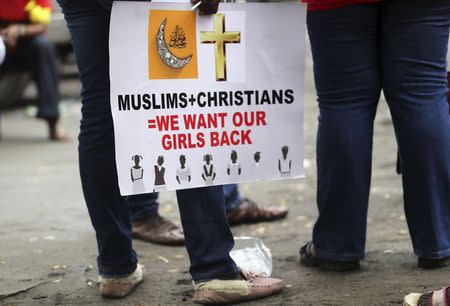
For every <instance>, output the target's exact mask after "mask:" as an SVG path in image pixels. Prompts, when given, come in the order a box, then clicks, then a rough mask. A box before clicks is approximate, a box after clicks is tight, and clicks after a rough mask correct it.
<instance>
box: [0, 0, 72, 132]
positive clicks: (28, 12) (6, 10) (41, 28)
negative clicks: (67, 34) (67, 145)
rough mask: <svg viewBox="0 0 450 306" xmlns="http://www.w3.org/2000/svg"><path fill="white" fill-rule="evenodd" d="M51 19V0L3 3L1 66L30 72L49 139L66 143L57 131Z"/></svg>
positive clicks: (0, 5) (56, 81) (0, 9)
mask: <svg viewBox="0 0 450 306" xmlns="http://www.w3.org/2000/svg"><path fill="white" fill-rule="evenodd" d="M50 19H51V0H8V1H6V0H3V1H0V36H1V37H2V38H3V40H4V42H5V44H6V47H7V52H6V62H5V63H4V65H2V67H0V73H1V71H2V70H4V69H7V68H8V66H16V65H18V66H21V67H22V66H24V67H26V68H27V69H30V72H31V74H32V77H33V79H34V81H35V82H36V85H37V89H38V94H39V105H38V107H39V108H38V113H37V117H38V118H41V119H44V120H45V121H46V122H47V124H48V128H49V138H50V139H51V140H55V141H62V140H67V139H68V138H67V136H65V135H63V134H61V133H59V132H58V121H59V117H60V115H59V111H58V103H59V99H60V94H59V79H58V72H57V68H56V53H55V49H54V47H53V45H52V43H51V42H50V41H49V40H48V39H47V37H46V35H45V34H46V30H47V26H48V24H49V23H50Z"/></svg>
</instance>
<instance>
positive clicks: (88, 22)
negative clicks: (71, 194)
mask: <svg viewBox="0 0 450 306" xmlns="http://www.w3.org/2000/svg"><path fill="white" fill-rule="evenodd" d="M60 3H61V4H62V6H63V11H64V14H65V16H66V20H67V23H68V26H69V29H70V31H71V36H72V41H73V44H74V49H75V53H76V56H77V62H78V65H79V73H80V77H81V80H82V84H83V89H82V100H83V108H82V115H83V119H82V121H81V133H80V137H79V140H80V147H79V153H80V169H81V170H80V172H81V178H82V185H83V190H84V194H85V199H86V203H87V205H88V209H89V213H90V216H91V220H92V223H93V225H94V228H95V230H96V233H97V241H98V245H99V253H100V255H99V261H98V262H99V270H100V273H102V274H126V273H130V272H132V271H133V270H134V269H135V267H136V254H135V252H134V251H133V250H132V247H131V236H132V233H131V221H130V212H129V208H128V204H129V203H128V199H127V198H125V197H121V196H120V193H119V188H118V182H117V172H116V167H115V157H114V135H113V123H112V117H111V110H110V97H109V77H108V76H109V54H108V36H109V34H108V32H109V18H110V12H109V11H108V10H106V9H105V8H104V7H103V6H101V5H99V4H98V3H97V2H96V1H92V0H76V1H67V0H65V1H64V0H60ZM177 195H178V199H179V200H178V201H179V206H180V214H181V221H182V223H183V225H184V231H185V235H186V244H187V250H188V253H189V256H190V259H191V273H192V277H193V279H194V280H196V281H198V280H204V279H212V278H217V277H233V276H235V275H236V273H237V270H236V265H235V263H234V262H233V261H232V260H231V258H230V256H229V251H230V250H231V249H232V247H233V243H234V241H233V236H232V235H231V231H230V229H229V226H228V223H227V220H226V215H225V207H224V206H225V205H224V198H223V192H222V187H210V188H200V189H192V190H185V191H179V192H178V193H177Z"/></svg>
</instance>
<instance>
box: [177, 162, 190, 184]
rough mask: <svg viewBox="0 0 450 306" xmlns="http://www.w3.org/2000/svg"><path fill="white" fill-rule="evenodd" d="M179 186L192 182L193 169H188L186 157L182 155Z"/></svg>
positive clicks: (178, 176) (178, 175) (178, 174)
mask: <svg viewBox="0 0 450 306" xmlns="http://www.w3.org/2000/svg"><path fill="white" fill-rule="evenodd" d="M177 182H178V184H181V182H183V183H190V182H191V169H189V167H186V156H184V155H180V168H178V169H177Z"/></svg>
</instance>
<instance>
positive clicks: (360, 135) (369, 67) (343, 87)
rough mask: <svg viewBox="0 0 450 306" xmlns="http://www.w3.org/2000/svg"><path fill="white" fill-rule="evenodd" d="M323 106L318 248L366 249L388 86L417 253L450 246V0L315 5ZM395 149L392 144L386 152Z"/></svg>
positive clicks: (360, 253)
mask: <svg viewBox="0 0 450 306" xmlns="http://www.w3.org/2000/svg"><path fill="white" fill-rule="evenodd" d="M307 22H308V32H309V37H310V41H311V47H312V54H313V59H314V76H315V82H316V88H317V95H318V103H319V109H320V115H319V129H318V135H317V172H318V188H317V204H318V208H319V218H318V219H317V222H316V224H315V226H314V230H313V242H314V246H315V248H316V251H317V254H318V256H319V257H320V258H324V259H329V260H337V261H353V260H360V259H362V258H364V252H365V240H366V221H367V208H368V200H369V193H370V181H371V166H372V164H371V161H372V137H373V123H374V118H375V113H376V110H377V104H378V100H379V97H380V92H381V90H383V92H384V95H385V97H386V100H387V103H388V105H389V108H390V111H391V115H392V119H393V122H394V128H395V134H396V137H397V142H398V146H399V148H400V156H401V160H402V170H403V177H402V178H403V191H404V207H405V213H406V217H407V222H408V226H409V231H410V234H411V238H412V243H413V248H414V251H415V254H416V255H417V256H419V257H424V258H442V257H447V256H449V255H450V116H449V105H448V104H447V101H446V99H447V96H446V94H447V72H446V70H447V69H446V68H447V63H446V55H447V44H448V37H449V26H450V1H448V0H433V1H429V0H388V1H384V2H382V3H380V4H369V5H368V4H361V5H349V6H345V7H342V8H339V9H335V10H328V11H310V12H308V18H307ZM387 154H391V155H392V156H395V152H387Z"/></svg>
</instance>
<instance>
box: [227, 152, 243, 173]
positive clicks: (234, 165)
mask: <svg viewBox="0 0 450 306" xmlns="http://www.w3.org/2000/svg"><path fill="white" fill-rule="evenodd" d="M230 157H231V163H229V164H228V168H227V173H228V175H233V176H238V175H241V164H240V163H238V162H237V160H238V155H237V152H236V151H234V150H233V151H231V156H230Z"/></svg>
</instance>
